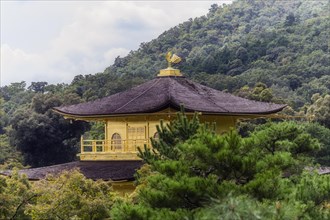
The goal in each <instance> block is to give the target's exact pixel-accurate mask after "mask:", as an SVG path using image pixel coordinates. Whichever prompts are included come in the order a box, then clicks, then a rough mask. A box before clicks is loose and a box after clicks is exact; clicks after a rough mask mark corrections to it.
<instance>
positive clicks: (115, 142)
mask: <svg viewBox="0 0 330 220" xmlns="http://www.w3.org/2000/svg"><path fill="white" fill-rule="evenodd" d="M111 148H112V149H113V150H121V149H122V142H121V136H120V134H118V133H114V134H113V135H112V137H111Z"/></svg>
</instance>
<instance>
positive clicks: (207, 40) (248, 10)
mask: <svg viewBox="0 0 330 220" xmlns="http://www.w3.org/2000/svg"><path fill="white" fill-rule="evenodd" d="M329 11H330V6H329V2H328V1H303V0H301V1H280V0H269V1H257V0H237V1H234V2H233V3H232V4H230V5H222V6H217V5H212V6H210V10H209V13H208V14H207V15H205V16H202V17H199V18H195V19H190V20H188V21H186V22H184V23H182V24H179V25H177V26H175V27H173V28H171V29H170V30H167V31H165V32H164V33H163V34H161V35H160V36H159V37H158V38H157V39H154V40H152V41H150V42H147V43H142V44H141V46H140V48H139V49H138V50H136V51H131V52H130V53H129V55H127V56H126V57H122V58H121V57H117V58H116V60H115V62H114V64H113V65H111V66H109V67H107V68H106V69H105V71H104V72H103V73H96V74H92V73H91V74H89V75H85V76H83V75H77V76H76V77H75V78H74V79H73V80H72V83H71V84H69V85H66V84H57V85H48V83H47V82H33V83H32V84H31V85H26V83H25V82H17V83H12V84H11V85H8V86H4V87H1V97H0V104H1V109H0V119H1V120H0V134H1V136H0V141H1V148H0V150H1V154H0V163H4V162H5V161H7V162H8V161H21V156H20V154H18V153H17V151H16V149H18V150H19V151H20V152H22V155H23V158H24V163H25V164H29V165H32V166H41V165H46V164H55V163H60V162H64V161H68V160H72V159H73V158H74V155H75V153H76V150H77V148H76V147H75V145H76V144H77V142H78V140H79V136H80V135H81V134H83V133H84V132H85V131H86V130H87V129H88V125H86V124H84V123H82V122H73V123H70V122H68V121H66V120H64V119H63V118H61V117H60V116H58V115H56V114H55V113H53V112H52V111H51V108H52V107H55V106H59V105H62V104H70V103H77V102H82V101H88V100H93V99H96V98H100V97H104V96H106V95H110V94H113V93H116V92H119V91H123V90H125V89H127V88H129V87H132V86H134V85H137V84H139V83H142V82H144V81H146V80H149V79H151V78H153V77H155V76H156V74H157V72H158V71H159V70H160V69H162V68H165V67H166V61H165V59H164V56H165V54H166V52H168V51H173V52H175V53H176V54H178V55H179V56H180V57H182V58H183V62H181V63H180V64H178V65H177V68H179V69H180V70H181V71H182V72H183V74H184V75H185V76H186V77H189V78H191V79H193V80H194V81H196V82H199V83H202V84H204V85H207V86H209V87H213V88H216V89H219V90H225V91H228V92H231V93H234V94H237V95H239V96H243V97H247V98H250V99H256V100H262V101H272V102H280V103H286V104H288V105H289V106H290V107H291V108H292V109H290V114H299V115H302V116H313V117H312V119H313V120H315V121H317V122H319V123H320V124H321V125H323V126H325V127H327V128H324V129H328V128H330V95H329V94H330V54H329V39H330V38H329V34H330V19H329ZM82 124H83V125H82ZM323 132H328V130H327V131H323ZM328 145H329V143H328ZM44 146H49V147H47V148H45V147H44ZM328 147H329V146H328ZM64 151H65V154H63V152H64ZM63 155H65V156H63Z"/></svg>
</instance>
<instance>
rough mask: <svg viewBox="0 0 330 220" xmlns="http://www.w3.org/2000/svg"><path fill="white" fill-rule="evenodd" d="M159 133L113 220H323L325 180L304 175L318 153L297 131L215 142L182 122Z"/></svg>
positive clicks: (230, 136) (293, 127)
mask: <svg viewBox="0 0 330 220" xmlns="http://www.w3.org/2000/svg"><path fill="white" fill-rule="evenodd" d="M191 127H194V128H196V129H191ZM158 132H159V137H160V138H159V141H158V142H157V141H156V140H153V144H154V143H156V145H155V150H154V151H151V150H147V149H146V150H147V151H146V152H144V153H143V152H142V151H141V153H140V156H141V157H142V158H143V159H144V161H145V162H146V163H147V165H146V166H144V167H143V168H142V170H141V171H139V172H138V175H137V177H138V178H139V179H138V181H137V182H138V183H139V185H138V188H137V191H136V193H135V194H134V195H133V198H132V199H131V200H128V201H120V202H118V203H117V204H115V206H114V209H113V210H112V215H113V216H115V217H116V219H145V218H148V219H158V217H157V216H158V214H160V213H162V215H163V213H165V214H164V215H165V216H167V219H177V218H180V219H184V218H188V219H191V218H198V219H219V218H220V219H265V218H266V219H298V218H307V219H313V218H315V217H317V218H319V219H327V217H329V209H328V208H327V207H328V206H327V204H328V202H329V192H330V191H329V186H330V185H329V181H328V179H329V177H328V176H320V175H318V174H314V173H312V172H311V171H308V172H305V173H303V169H304V168H305V167H306V166H312V159H311V158H310V157H309V155H310V154H311V153H312V152H315V151H317V150H318V149H319V147H320V145H319V143H318V141H317V140H316V139H314V138H313V137H312V136H311V135H310V134H308V133H307V132H306V131H305V130H304V129H303V126H302V125H298V124H296V123H293V122H282V123H277V124H276V123H268V124H265V125H262V126H259V127H258V128H257V129H256V130H255V131H254V132H252V133H251V134H250V136H248V137H246V138H242V137H241V136H239V135H238V133H237V132H236V131H231V132H229V133H227V134H224V135H221V136H219V135H216V134H215V133H214V132H212V130H209V129H208V128H206V127H205V126H204V125H201V124H199V123H198V120H197V119H196V118H195V117H194V118H193V119H192V120H189V119H188V118H187V116H185V115H184V114H181V115H179V116H178V120H176V121H174V122H173V123H172V124H170V125H168V126H164V125H161V126H160V127H159V129H158ZM174 134H175V135H174ZM188 134H190V135H188ZM187 135H188V138H186V137H187ZM168 147H170V149H171V150H172V151H173V152H175V154H174V155H173V154H171V153H169V152H168V151H166V150H164V149H165V148H168ZM308 178H309V179H308ZM307 179H308V181H307ZM307 185H308V186H307ZM304 187H306V188H308V190H306V191H303V189H304ZM303 193H306V194H303Z"/></svg>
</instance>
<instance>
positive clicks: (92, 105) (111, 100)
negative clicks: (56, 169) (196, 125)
mask: <svg viewBox="0 0 330 220" xmlns="http://www.w3.org/2000/svg"><path fill="white" fill-rule="evenodd" d="M180 60H181V59H180V57H178V56H176V55H175V54H174V55H172V54H171V53H169V54H168V55H167V61H168V63H169V66H168V68H166V69H162V70H160V72H159V74H158V75H157V76H156V77H155V78H154V79H152V80H150V81H148V82H145V83H143V84H141V85H139V86H136V87H134V88H131V89H128V90H126V91H123V92H120V93H117V94H114V95H110V96H108V97H105V98H102V99H98V100H95V101H90V102H86V103H81V104H76V105H70V106H63V107H56V108H54V111H56V112H57V113H59V114H61V115H63V116H64V117H65V118H67V119H71V120H84V121H103V122H104V125H105V130H104V136H105V138H104V139H103V140H89V139H88V140H85V139H84V138H81V152H80V154H79V157H80V160H81V161H116V160H122V161H129V160H131V161H136V160H140V158H139V157H138V156H137V149H138V147H141V148H142V147H143V146H144V145H147V146H150V138H151V137H154V138H157V129H156V125H158V124H159V123H160V120H163V121H164V122H165V123H166V122H169V121H171V120H172V119H174V118H175V116H176V113H177V112H178V111H180V106H181V105H183V106H184V109H185V111H186V114H193V113H194V112H198V113H199V114H200V117H199V118H200V121H201V122H209V123H214V122H215V123H216V132H217V133H222V132H225V131H227V130H229V129H230V128H231V127H235V124H236V122H237V121H238V120H239V119H241V118H256V117H262V116H265V115H270V114H273V113H276V112H279V111H281V110H282V109H283V108H284V107H285V106H286V105H280V104H273V103H266V102H258V101H252V100H248V99H245V98H241V97H237V96H234V95H231V94H228V93H225V92H222V91H218V90H215V89H212V88H209V87H207V86H203V85H201V84H198V83H195V82H193V81H190V80H188V79H187V78H185V77H184V76H183V75H182V74H181V72H180V70H178V69H174V68H172V66H171V64H173V63H178V62H180Z"/></svg>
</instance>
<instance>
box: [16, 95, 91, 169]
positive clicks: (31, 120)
mask: <svg viewBox="0 0 330 220" xmlns="http://www.w3.org/2000/svg"><path fill="white" fill-rule="evenodd" d="M79 101H80V99H79V98H77V96H75V95H72V94H66V95H62V96H56V95H52V94H37V95H36V96H35V97H34V98H33V100H32V104H31V105H30V106H26V107H24V108H20V109H18V110H17V111H16V112H15V114H14V117H13V119H12V121H11V124H12V128H13V130H12V132H11V133H10V138H11V141H10V143H11V145H12V146H16V147H17V148H18V149H19V150H20V151H21V152H22V154H23V157H24V162H25V164H29V165H31V166H44V165H51V164H57V163H63V162H68V161H72V160H73V159H74V158H75V155H76V153H77V149H78V147H77V144H78V141H79V140H80V135H81V134H83V133H84V132H85V130H86V128H87V127H88V126H87V124H86V123H85V122H72V123H71V122H70V121H69V120H66V119H64V118H63V117H62V116H60V115H59V114H57V113H55V112H53V110H52V107H55V106H59V105H62V104H69V103H77V102H79Z"/></svg>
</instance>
